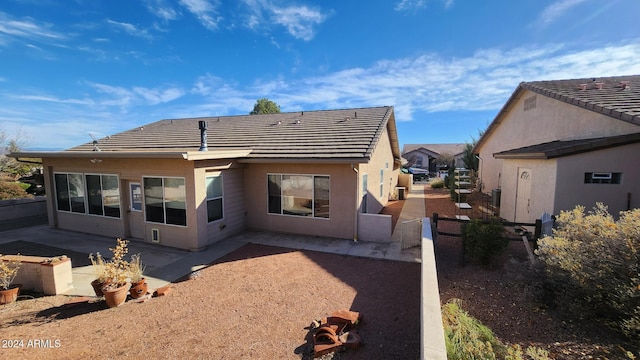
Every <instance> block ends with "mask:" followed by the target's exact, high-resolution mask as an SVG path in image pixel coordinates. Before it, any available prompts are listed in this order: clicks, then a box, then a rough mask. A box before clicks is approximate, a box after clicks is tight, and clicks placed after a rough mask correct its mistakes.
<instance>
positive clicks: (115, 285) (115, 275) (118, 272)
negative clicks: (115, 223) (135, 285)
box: [102, 238, 131, 307]
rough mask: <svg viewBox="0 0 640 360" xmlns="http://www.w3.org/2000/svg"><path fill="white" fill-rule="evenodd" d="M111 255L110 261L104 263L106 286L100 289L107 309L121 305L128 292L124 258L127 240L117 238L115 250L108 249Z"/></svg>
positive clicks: (127, 264) (126, 263)
mask: <svg viewBox="0 0 640 360" xmlns="http://www.w3.org/2000/svg"><path fill="white" fill-rule="evenodd" d="M109 250H111V252H112V253H113V257H112V258H111V260H109V261H107V262H105V272H106V276H107V279H106V284H105V285H104V286H103V287H102V293H103V294H104V299H105V301H106V302H107V305H108V306H109V307H115V306H119V305H122V304H123V303H124V302H125V301H126V300H127V293H128V292H129V287H130V286H131V284H130V283H129V281H128V280H129V262H128V261H126V260H124V256H125V255H126V254H127V252H128V251H129V250H128V249H127V240H124V239H121V238H118V239H117V245H116V247H115V248H109Z"/></svg>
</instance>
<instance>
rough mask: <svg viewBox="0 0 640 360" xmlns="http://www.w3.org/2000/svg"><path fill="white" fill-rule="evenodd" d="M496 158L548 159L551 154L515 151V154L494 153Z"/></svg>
mask: <svg viewBox="0 0 640 360" xmlns="http://www.w3.org/2000/svg"><path fill="white" fill-rule="evenodd" d="M493 157H494V158H495V159H529V160H547V159H549V156H547V154H546V153H543V152H536V153H515V154H500V153H495V154H493Z"/></svg>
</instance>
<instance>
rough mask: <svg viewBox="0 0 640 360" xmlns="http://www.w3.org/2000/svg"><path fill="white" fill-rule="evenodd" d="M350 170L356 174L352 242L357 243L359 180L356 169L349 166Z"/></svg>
mask: <svg viewBox="0 0 640 360" xmlns="http://www.w3.org/2000/svg"><path fill="white" fill-rule="evenodd" d="M351 169H353V171H355V173H356V181H355V182H356V192H355V198H356V206H355V209H354V210H355V211H354V212H355V216H354V221H353V225H354V230H353V241H354V242H357V241H358V215H359V209H358V200H359V199H360V192H359V190H360V186H358V185H360V184H358V181H359V180H360V173H359V172H358V169H356V167H355V166H354V165H353V164H351Z"/></svg>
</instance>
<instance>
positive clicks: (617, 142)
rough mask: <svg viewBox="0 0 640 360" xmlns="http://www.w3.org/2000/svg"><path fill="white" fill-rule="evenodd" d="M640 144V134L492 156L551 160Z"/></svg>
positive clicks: (560, 143) (553, 143)
mask: <svg viewBox="0 0 640 360" xmlns="http://www.w3.org/2000/svg"><path fill="white" fill-rule="evenodd" d="M639 142H640V133H635V134H626V135H618V136H611V137H607V138H601V137H600V138H593V139H580V140H566V141H559V140H558V141H551V142H547V143H543V144H536V145H531V146H525V147H522V148H519V149H512V150H507V151H501V152H499V153H495V154H493V156H494V157H495V158H496V159H553V158H558V157H563V156H569V155H575V154H580V153H584V152H589V151H596V150H601V149H607V148H611V147H616V146H622V145H628V144H634V143H639Z"/></svg>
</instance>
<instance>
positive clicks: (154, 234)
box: [151, 229, 160, 244]
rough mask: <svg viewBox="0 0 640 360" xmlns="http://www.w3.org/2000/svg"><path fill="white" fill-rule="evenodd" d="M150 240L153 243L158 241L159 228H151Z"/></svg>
mask: <svg viewBox="0 0 640 360" xmlns="http://www.w3.org/2000/svg"><path fill="white" fill-rule="evenodd" d="M151 242H152V243H155V244H158V243H159V242H160V229H151Z"/></svg>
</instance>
